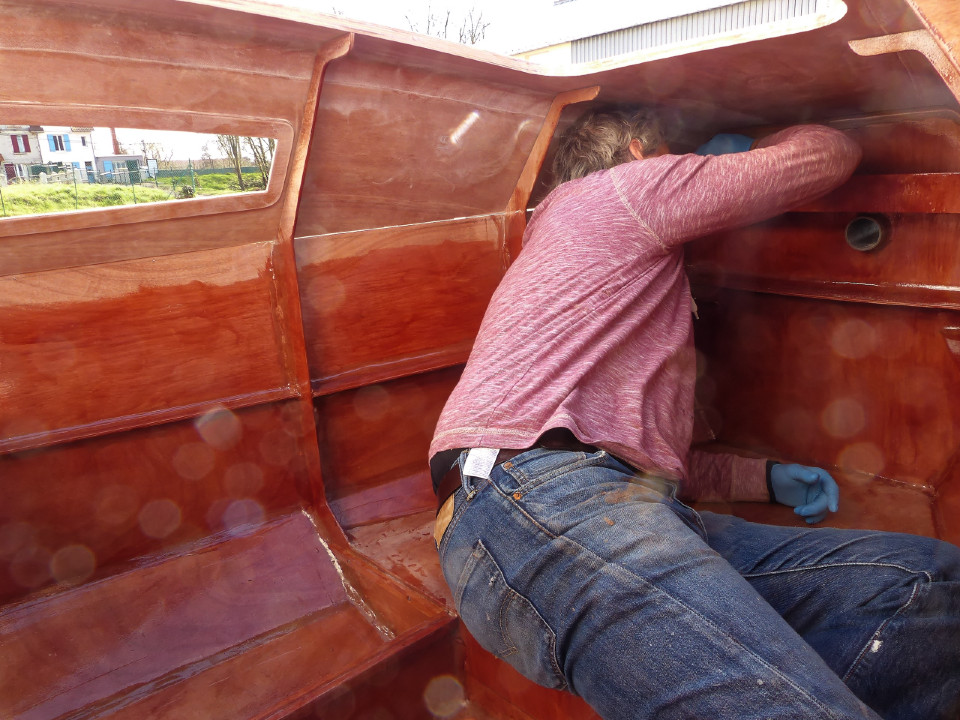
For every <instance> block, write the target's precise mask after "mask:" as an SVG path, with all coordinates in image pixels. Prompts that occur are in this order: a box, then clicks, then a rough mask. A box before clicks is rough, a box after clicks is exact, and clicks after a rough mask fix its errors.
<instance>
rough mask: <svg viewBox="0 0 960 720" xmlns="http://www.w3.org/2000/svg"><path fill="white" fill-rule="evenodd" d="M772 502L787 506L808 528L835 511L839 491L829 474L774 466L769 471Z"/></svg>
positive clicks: (783, 465)
mask: <svg viewBox="0 0 960 720" xmlns="http://www.w3.org/2000/svg"><path fill="white" fill-rule="evenodd" d="M770 485H771V489H772V490H773V499H774V500H776V501H777V502H778V503H780V504H781V505H789V506H790V507H792V508H793V509H794V510H793V511H794V512H795V513H796V514H797V515H799V516H800V517H802V518H803V519H804V520H806V521H807V522H808V523H810V524H811V525H812V524H813V523H817V522H820V521H821V520H823V519H824V518H825V517H826V516H827V510H829V511H830V512H836V511H837V508H838V507H839V504H840V488H839V487H838V486H837V482H836V480H834V479H833V478H832V477H830V473H828V472H827V471H826V470H823V469H822V468H818V467H808V466H806V465H797V464H795V463H789V464H786V463H778V464H776V465H774V466H773V467H772V468H771V469H770Z"/></svg>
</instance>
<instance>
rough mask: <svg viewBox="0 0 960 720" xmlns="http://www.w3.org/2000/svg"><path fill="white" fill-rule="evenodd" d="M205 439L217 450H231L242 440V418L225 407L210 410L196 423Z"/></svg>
mask: <svg viewBox="0 0 960 720" xmlns="http://www.w3.org/2000/svg"><path fill="white" fill-rule="evenodd" d="M194 425H195V426H196V428H197V432H198V433H200V437H202V438H203V441H204V442H205V443H207V444H208V445H211V446H212V447H215V448H216V449H217V450H229V449H230V448H232V447H234V446H235V445H236V444H237V443H238V442H240V437H241V435H243V425H242V424H241V423H240V418H238V417H237V416H236V415H234V414H233V413H232V412H231V411H230V410H228V409H227V408H225V407H217V408H214V409H213V410H210V411H208V412H206V413H204V414H203V415H201V416H200V417H198V418H197V419H196V421H195V423H194Z"/></svg>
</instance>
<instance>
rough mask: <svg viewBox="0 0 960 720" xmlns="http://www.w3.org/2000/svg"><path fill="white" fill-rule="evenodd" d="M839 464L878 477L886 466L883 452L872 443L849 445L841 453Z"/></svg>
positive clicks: (838, 458)
mask: <svg viewBox="0 0 960 720" xmlns="http://www.w3.org/2000/svg"><path fill="white" fill-rule="evenodd" d="M837 464H838V465H839V466H840V467H842V468H845V469H849V470H858V471H860V472H864V473H867V474H869V475H878V474H879V473H880V472H881V471H882V470H883V467H884V465H885V464H886V458H885V457H884V454H883V451H882V450H881V449H880V448H879V447H877V445H875V444H874V443H872V442H859V443H854V444H852V445H847V446H846V447H845V448H844V449H843V450H841V451H840V455H839V456H838V457H837Z"/></svg>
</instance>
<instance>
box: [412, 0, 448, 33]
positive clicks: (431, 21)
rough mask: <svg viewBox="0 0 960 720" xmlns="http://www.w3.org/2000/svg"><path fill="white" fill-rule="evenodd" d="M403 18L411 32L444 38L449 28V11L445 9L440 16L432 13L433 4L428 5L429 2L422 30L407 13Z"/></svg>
mask: <svg viewBox="0 0 960 720" xmlns="http://www.w3.org/2000/svg"><path fill="white" fill-rule="evenodd" d="M404 20H406V21H407V25H409V26H410V29H411V30H413V32H422V33H423V34H424V35H435V36H436V37H440V38H445V37H447V32H448V31H449V29H450V11H449V10H447V12H446V14H445V15H442V16H437V15H434V14H433V6H432V5H430V3H427V17H426V20H425V21H424V23H423V29H422V30H421V29H420V23H419V22H414V21H413V20H411V19H410V16H409V15H404Z"/></svg>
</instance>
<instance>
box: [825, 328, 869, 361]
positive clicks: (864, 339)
mask: <svg viewBox="0 0 960 720" xmlns="http://www.w3.org/2000/svg"><path fill="white" fill-rule="evenodd" d="M830 346H831V347H832V348H833V351H834V352H835V353H836V354H837V355H839V356H840V357H844V358H848V359H850V360H859V359H860V358H865V357H867V356H868V355H870V354H872V353H873V351H874V349H875V348H876V347H877V333H876V331H875V330H874V329H873V326H872V325H870V324H869V323H866V322H864V321H863V320H856V319H854V320H846V321H844V322H841V323H839V324H838V325H836V326H834V328H833V331H832V332H831V333H830Z"/></svg>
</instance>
